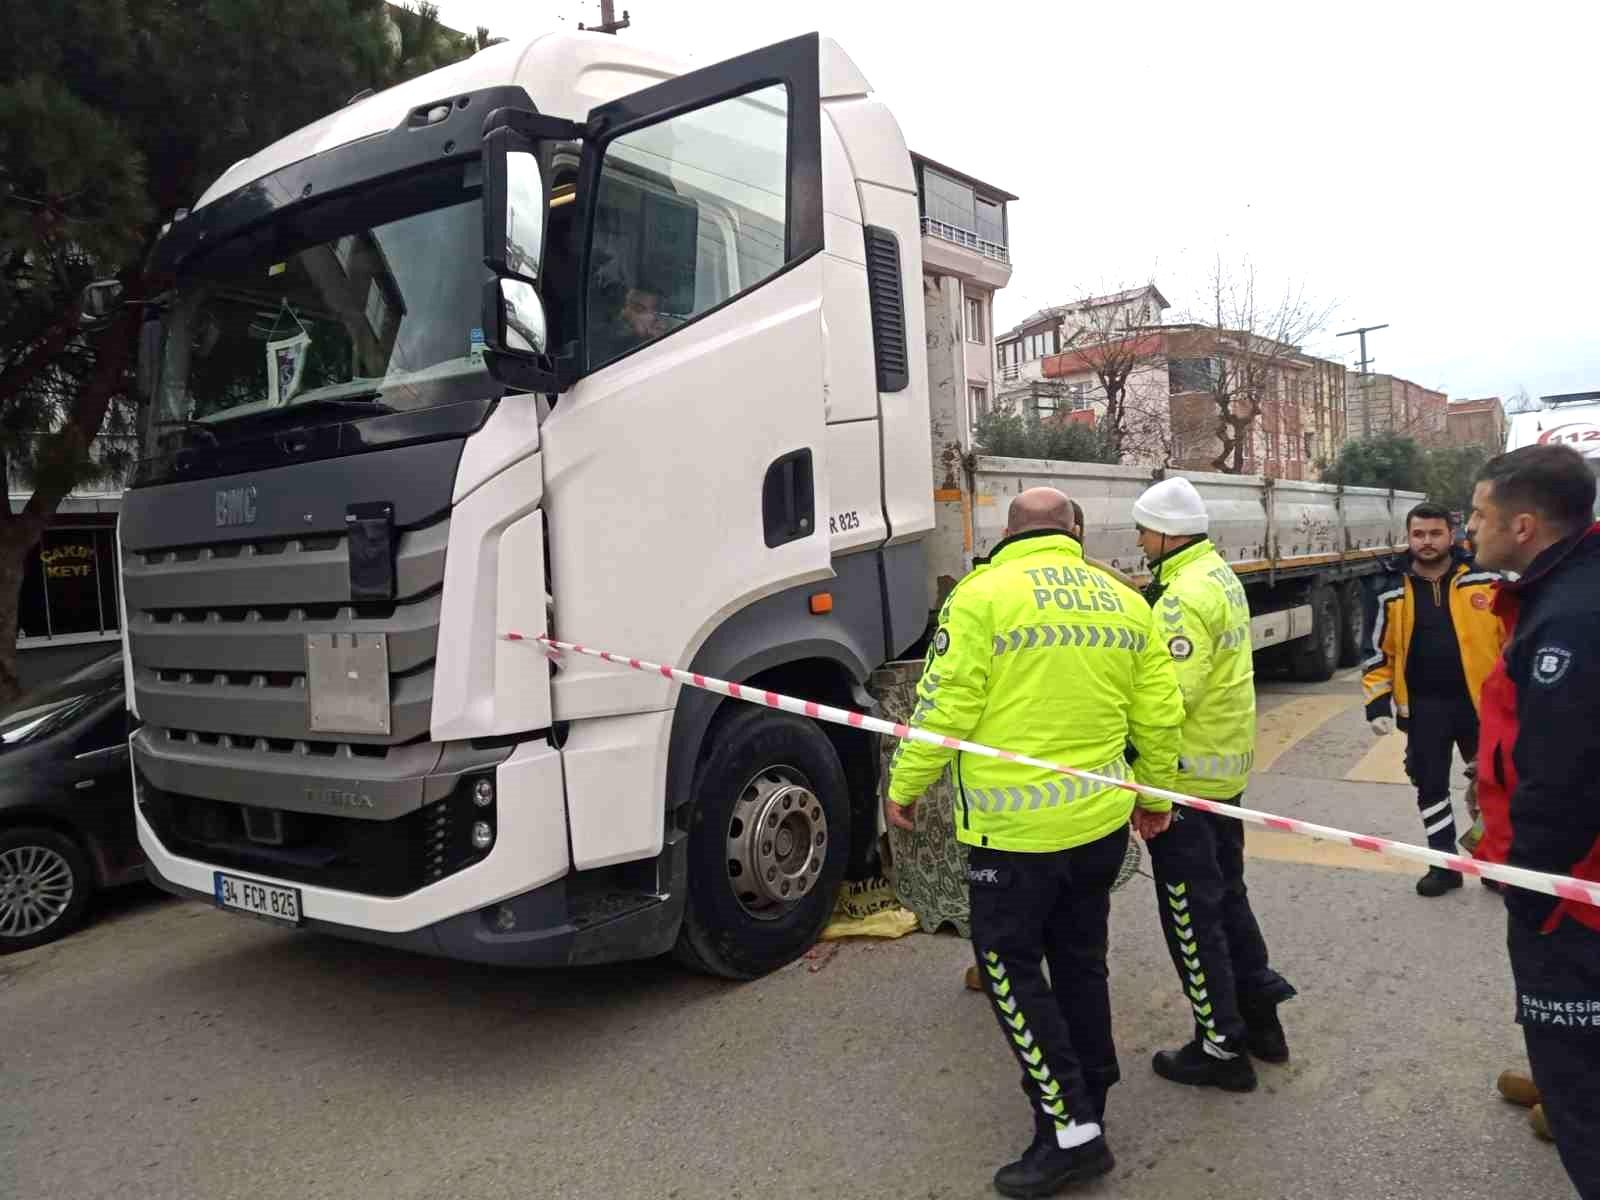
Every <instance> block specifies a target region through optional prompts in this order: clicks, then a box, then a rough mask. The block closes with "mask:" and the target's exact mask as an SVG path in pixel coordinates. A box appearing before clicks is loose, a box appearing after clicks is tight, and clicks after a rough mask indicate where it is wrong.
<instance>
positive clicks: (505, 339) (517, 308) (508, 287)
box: [492, 279, 549, 354]
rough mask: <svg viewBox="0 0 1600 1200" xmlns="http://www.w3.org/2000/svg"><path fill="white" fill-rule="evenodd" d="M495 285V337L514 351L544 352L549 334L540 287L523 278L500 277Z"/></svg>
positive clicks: (506, 348) (526, 352)
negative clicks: (537, 287) (540, 296)
mask: <svg viewBox="0 0 1600 1200" xmlns="http://www.w3.org/2000/svg"><path fill="white" fill-rule="evenodd" d="M495 285H496V287H495V292H496V297H495V298H496V300H497V303H496V306H495V314H494V317H495V320H494V325H493V327H492V328H493V329H494V333H495V335H496V336H495V338H494V339H493V340H494V341H496V342H497V343H498V344H499V345H500V346H501V347H502V348H503V349H505V350H506V351H507V352H509V353H511V354H543V353H544V351H545V345H546V343H547V342H548V340H549V338H548V335H547V330H546V327H545V316H544V301H543V300H542V299H540V298H539V292H538V290H537V289H536V288H535V287H534V286H533V284H531V283H528V282H527V281H526V280H522V279H497V280H495Z"/></svg>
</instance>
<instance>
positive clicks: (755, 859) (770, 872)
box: [675, 708, 850, 979]
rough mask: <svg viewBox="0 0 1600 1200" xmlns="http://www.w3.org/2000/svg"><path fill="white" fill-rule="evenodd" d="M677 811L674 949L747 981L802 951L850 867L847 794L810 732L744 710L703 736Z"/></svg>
mask: <svg viewBox="0 0 1600 1200" xmlns="http://www.w3.org/2000/svg"><path fill="white" fill-rule="evenodd" d="M707 736H708V738H710V739H711V740H712V747H711V751H710V753H709V754H708V755H707V756H706V757H705V758H704V760H703V761H702V762H701V763H700V766H699V769H698V770H697V771H696V773H695V787H694V797H693V799H692V800H691V802H690V812H689V895H688V903H687V905H686V906H685V910H684V916H683V926H682V928H681V929H680V931H679V933H678V944H677V947H676V950H675V953H676V954H677V957H678V959H679V960H680V961H681V962H683V963H685V964H687V965H688V966H691V967H694V968H695V969H696V970H700V971H705V972H707V973H709V974H713V975H722V976H725V977H727V978H729V979H754V978H756V977H757V976H760V975H765V974H766V973H767V972H769V971H773V970H776V969H777V968H778V967H781V966H783V965H784V964H785V963H789V962H793V961H794V960H795V959H796V958H798V957H799V956H800V955H801V954H803V953H805V951H806V950H807V949H809V948H810V946H811V945H812V943H813V942H815V941H816V939H817V935H818V934H819V933H821V932H822V927H823V926H824V925H825V924H826V923H827V920H828V917H829V915H830V914H831V913H832V911H833V903H834V899H835V897H836V896H837V894H838V890H839V883H840V881H841V880H842V879H843V878H844V870H845V864H846V862H847V861H848V859H849V857H850V794H849V787H848V784H847V783H846V781H845V773H844V768H843V767H842V766H841V765H840V762H839V756H838V754H837V753H835V751H834V748H833V744H832V743H831V742H830V741H829V740H828V738H827V736H826V735H825V734H823V732H822V730H820V729H819V728H817V726H816V725H815V724H814V723H813V722H811V721H808V720H805V719H804V718H802V717H797V716H793V715H792V714H789V713H780V712H771V711H769V710H765V709H756V708H751V709H746V710H745V711H742V712H737V713H734V714H733V715H732V716H731V717H729V718H728V719H727V720H726V721H721V722H718V723H717V724H716V725H714V726H713V727H712V729H711V731H710V732H709V733H708V734H707Z"/></svg>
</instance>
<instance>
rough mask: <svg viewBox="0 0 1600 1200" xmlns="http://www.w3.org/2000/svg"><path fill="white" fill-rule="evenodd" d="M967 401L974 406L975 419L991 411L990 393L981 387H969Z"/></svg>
mask: <svg viewBox="0 0 1600 1200" xmlns="http://www.w3.org/2000/svg"><path fill="white" fill-rule="evenodd" d="M967 402H968V403H969V404H970V405H971V406H972V419H973V420H977V419H978V418H979V417H981V416H983V415H984V414H985V413H987V412H988V411H989V393H988V392H987V391H985V390H984V389H983V388H981V387H968V388H967Z"/></svg>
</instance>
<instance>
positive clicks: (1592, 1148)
mask: <svg viewBox="0 0 1600 1200" xmlns="http://www.w3.org/2000/svg"><path fill="white" fill-rule="evenodd" d="M1506 948H1507V949H1508V950H1509V951H1510V955H1511V978H1512V981H1513V983H1514V984H1515V985H1516V991H1517V997H1516V1004H1517V1020H1518V1023H1519V1024H1521V1026H1522V1038H1523V1041H1524V1042H1525V1043H1526V1044H1527V1047H1528V1066H1529V1068H1530V1069H1531V1070H1532V1072H1533V1082H1534V1084H1535V1086H1537V1087H1538V1089H1539V1100H1540V1103H1542V1104H1543V1105H1544V1115H1545V1120H1546V1121H1548V1122H1549V1123H1550V1133H1551V1134H1552V1135H1553V1136H1554V1137H1555V1139H1556V1149H1557V1150H1558V1151H1559V1152H1560V1154H1561V1165H1562V1166H1563V1167H1565V1168H1566V1170H1567V1176H1568V1177H1569V1178H1570V1179H1571V1180H1572V1186H1573V1187H1575V1188H1576V1189H1577V1191H1578V1195H1579V1196H1580V1197H1581V1198H1582V1200H1600V1138H1596V1137H1595V1126H1596V1121H1597V1120H1600V933H1596V932H1595V931H1594V930H1592V929H1590V928H1588V927H1587V926H1585V925H1582V924H1580V923H1579V922H1577V921H1574V920H1572V919H1571V918H1570V917H1568V918H1567V919H1565V920H1563V921H1562V922H1561V924H1560V925H1558V926H1557V927H1556V928H1555V929H1554V930H1553V931H1551V932H1550V933H1540V932H1539V930H1538V929H1536V928H1534V927H1532V926H1530V925H1528V924H1526V923H1525V922H1523V921H1521V920H1519V919H1517V918H1516V917H1513V916H1511V915H1510V914H1509V913H1508V914H1507V918H1506Z"/></svg>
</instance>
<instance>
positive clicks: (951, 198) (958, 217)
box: [922, 167, 978, 233]
mask: <svg viewBox="0 0 1600 1200" xmlns="http://www.w3.org/2000/svg"><path fill="white" fill-rule="evenodd" d="M974 199H975V198H974V196H973V194H972V189H971V188H969V187H968V186H967V185H966V184H964V183H957V182H956V181H955V180H954V179H946V178H945V177H944V176H943V175H941V174H939V172H937V171H930V170H928V169H927V168H926V167H924V168H923V170H922V205H923V211H924V213H925V214H926V215H927V216H929V217H932V218H933V219H934V220H935V221H943V222H944V223H945V224H946V225H954V226H955V227H956V228H957V229H965V230H967V231H968V232H970V233H976V232H977V224H978V219H977V213H976V212H975V208H974Z"/></svg>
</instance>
